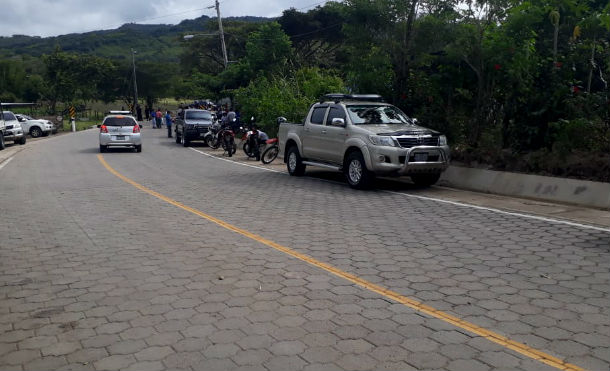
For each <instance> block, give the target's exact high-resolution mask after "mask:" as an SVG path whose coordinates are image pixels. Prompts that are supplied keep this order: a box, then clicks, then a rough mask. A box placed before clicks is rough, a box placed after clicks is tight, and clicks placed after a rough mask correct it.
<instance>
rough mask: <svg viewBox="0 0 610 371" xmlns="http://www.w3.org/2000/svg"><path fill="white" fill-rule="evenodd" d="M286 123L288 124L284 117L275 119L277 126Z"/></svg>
mask: <svg viewBox="0 0 610 371" xmlns="http://www.w3.org/2000/svg"><path fill="white" fill-rule="evenodd" d="M286 122H288V120H286V117H282V116H280V117H278V118H277V123H278V125H281V124H284V123H286Z"/></svg>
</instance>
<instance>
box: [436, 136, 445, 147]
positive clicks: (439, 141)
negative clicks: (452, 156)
mask: <svg viewBox="0 0 610 371" xmlns="http://www.w3.org/2000/svg"><path fill="white" fill-rule="evenodd" d="M438 145H439V146H446V145H447V137H446V136H444V135H441V136H440V137H438Z"/></svg>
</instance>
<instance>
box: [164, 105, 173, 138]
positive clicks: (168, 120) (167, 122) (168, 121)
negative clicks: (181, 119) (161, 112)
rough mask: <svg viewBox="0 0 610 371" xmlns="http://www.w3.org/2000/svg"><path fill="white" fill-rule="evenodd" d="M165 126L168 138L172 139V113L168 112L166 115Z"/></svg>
mask: <svg viewBox="0 0 610 371" xmlns="http://www.w3.org/2000/svg"><path fill="white" fill-rule="evenodd" d="M165 126H167V137H168V138H171V137H172V113H171V112H170V111H167V113H166V114H165Z"/></svg>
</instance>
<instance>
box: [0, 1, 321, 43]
mask: <svg viewBox="0 0 610 371" xmlns="http://www.w3.org/2000/svg"><path fill="white" fill-rule="evenodd" d="M208 2H209V4H207V3H208ZM318 2H320V1H318ZM2 3H3V5H2V10H3V16H2V27H0V36H11V35H14V34H20V35H30V36H43V37H46V36H56V35H63V34H68V33H81V32H88V31H96V30H102V29H113V28H117V27H119V26H121V25H122V24H124V23H130V22H133V23H165V24H176V23H179V22H180V21H182V20H183V19H192V18H197V17H199V16H201V15H202V14H205V15H208V16H215V15H216V11H215V9H213V8H212V9H206V7H207V6H213V5H214V0H207V1H206V0H203V1H202V0H128V1H125V0H104V1H97V0H94V1H92V0H2ZM313 4H316V0H266V1H253V0H223V1H221V5H220V9H221V13H222V16H223V17H230V16H245V15H250V16H262V17H275V16H279V15H281V14H282V11H283V10H285V9H288V8H290V7H294V8H302V7H308V6H311V7H313Z"/></svg>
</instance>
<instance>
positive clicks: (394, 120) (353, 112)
mask: <svg viewBox="0 0 610 371" xmlns="http://www.w3.org/2000/svg"><path fill="white" fill-rule="evenodd" d="M347 112H348V113H349V118H350V119H351V120H352V123H353V124H354V125H379V124H401V125H404V124H408V125H412V124H413V122H412V121H411V119H410V118H409V117H408V116H407V115H405V114H404V113H403V112H402V111H401V110H399V109H398V108H396V107H393V106H382V105H379V106H376V105H370V104H367V105H349V106H347Z"/></svg>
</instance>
